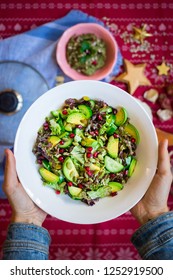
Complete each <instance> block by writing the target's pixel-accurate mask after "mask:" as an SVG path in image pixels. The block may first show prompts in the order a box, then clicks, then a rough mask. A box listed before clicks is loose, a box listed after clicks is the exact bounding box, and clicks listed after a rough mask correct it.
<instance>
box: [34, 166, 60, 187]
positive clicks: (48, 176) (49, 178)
mask: <svg viewBox="0 0 173 280" xmlns="http://www.w3.org/2000/svg"><path fill="white" fill-rule="evenodd" d="M39 172H40V175H41V177H42V178H43V179H44V181H46V182H48V183H58V182H59V176H57V175H55V174H54V173H52V172H50V171H49V170H47V169H45V168H44V167H41V168H40V169H39Z"/></svg>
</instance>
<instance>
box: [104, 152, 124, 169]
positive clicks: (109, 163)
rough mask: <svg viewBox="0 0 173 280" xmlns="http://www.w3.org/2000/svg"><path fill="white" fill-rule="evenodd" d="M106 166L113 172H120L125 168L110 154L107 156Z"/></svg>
mask: <svg viewBox="0 0 173 280" xmlns="http://www.w3.org/2000/svg"><path fill="white" fill-rule="evenodd" d="M105 167H106V169H107V170H108V171H109V172H111V173H118V172H120V171H122V170H123V169H124V166H123V165H122V164H121V163H119V162H118V161H117V160H114V159H112V158H111V157H109V156H105Z"/></svg>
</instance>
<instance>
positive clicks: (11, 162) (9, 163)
mask: <svg viewBox="0 0 173 280" xmlns="http://www.w3.org/2000/svg"><path fill="white" fill-rule="evenodd" d="M5 156H6V162H5V175H4V183H3V190H4V192H5V193H6V194H7V195H8V194H9V193H12V192H14V190H15V186H16V185H17V184H18V182H19V181H18V178H17V174H16V162H15V157H14V155H13V153H12V151H11V150H9V149H6V150H5Z"/></svg>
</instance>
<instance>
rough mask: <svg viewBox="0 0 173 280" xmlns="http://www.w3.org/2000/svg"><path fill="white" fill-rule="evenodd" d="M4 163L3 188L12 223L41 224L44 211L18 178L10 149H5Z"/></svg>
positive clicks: (44, 214)
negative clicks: (10, 210)
mask: <svg viewBox="0 0 173 280" xmlns="http://www.w3.org/2000/svg"><path fill="white" fill-rule="evenodd" d="M5 155H6V164H5V176H4V183H3V190H4V192H5V194H6V196H7V198H8V201H9V203H10V205H11V207H12V217H11V222H12V223H16V222H17V223H30V224H31V223H32V224H35V225H38V226H41V225H42V223H43V222H44V220H45V218H46V215H47V214H46V213H45V212H44V211H43V210H41V209H40V208H39V207H37V206H36V205H35V204H34V202H33V201H32V200H31V199H30V197H29V196H28V195H27V193H26V192H25V190H24V188H23V186H22V185H21V183H20V181H19V180H18V177H17V173H16V163H15V158H14V155H13V153H12V152H11V150H9V149H6V150H5ZM31 184H32V178H31Z"/></svg>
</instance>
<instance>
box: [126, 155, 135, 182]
mask: <svg viewBox="0 0 173 280" xmlns="http://www.w3.org/2000/svg"><path fill="white" fill-rule="evenodd" d="M136 164H137V159H136V158H133V159H132V161H131V163H130V166H129V170H128V174H127V175H128V176H129V177H131V176H132V174H133V172H134V170H135V167H136Z"/></svg>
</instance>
